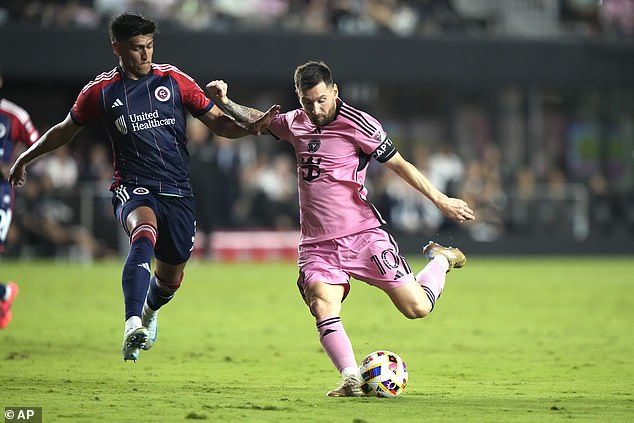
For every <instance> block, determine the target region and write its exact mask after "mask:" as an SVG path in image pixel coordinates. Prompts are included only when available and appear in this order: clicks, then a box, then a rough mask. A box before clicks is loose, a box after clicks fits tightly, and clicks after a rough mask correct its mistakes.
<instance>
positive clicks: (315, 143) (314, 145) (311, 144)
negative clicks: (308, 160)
mask: <svg viewBox="0 0 634 423" xmlns="http://www.w3.org/2000/svg"><path fill="white" fill-rule="evenodd" d="M319 147H321V141H319V139H317V138H313V139H312V140H310V141H308V152H309V153H314V152H315V151H317V150H319Z"/></svg>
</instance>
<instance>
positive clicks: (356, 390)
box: [327, 375, 365, 397]
mask: <svg viewBox="0 0 634 423" xmlns="http://www.w3.org/2000/svg"><path fill="white" fill-rule="evenodd" d="M327 395H328V396H329V397H363V396H365V394H364V393H363V391H362V390H361V381H360V380H359V378H358V377H357V376H352V375H351V376H347V377H345V378H344V379H343V380H342V381H341V382H340V383H339V385H338V386H337V387H336V388H335V389H333V390H332V391H329V392H328V394H327Z"/></svg>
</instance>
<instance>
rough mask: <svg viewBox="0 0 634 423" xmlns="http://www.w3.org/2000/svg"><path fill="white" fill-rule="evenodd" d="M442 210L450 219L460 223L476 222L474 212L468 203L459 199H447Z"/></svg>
mask: <svg viewBox="0 0 634 423" xmlns="http://www.w3.org/2000/svg"><path fill="white" fill-rule="evenodd" d="M441 210H442V212H443V213H444V214H445V216H447V217H448V218H450V219H453V220H457V221H458V222H465V221H467V220H475V215H474V214H473V210H471V209H470V208H469V205H468V204H467V203H466V201H464V200H461V199H459V198H451V197H449V198H447V201H446V202H445V204H443V205H442V207H441Z"/></svg>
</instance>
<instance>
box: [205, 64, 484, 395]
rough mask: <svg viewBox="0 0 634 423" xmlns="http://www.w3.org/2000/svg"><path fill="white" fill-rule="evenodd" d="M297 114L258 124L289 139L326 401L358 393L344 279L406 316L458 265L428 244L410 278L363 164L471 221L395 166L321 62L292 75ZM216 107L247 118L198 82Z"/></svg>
mask: <svg viewBox="0 0 634 423" xmlns="http://www.w3.org/2000/svg"><path fill="white" fill-rule="evenodd" d="M295 88H296V93H297V97H298V99H299V102H300V104H301V108H300V109H297V110H292V111H289V112H286V113H283V114H279V115H277V116H276V117H275V118H273V120H272V121H271V123H270V126H269V127H268V130H269V132H270V133H271V134H272V135H274V136H275V137H276V138H277V139H280V140H285V141H288V142H289V143H291V144H292V145H293V147H294V149H295V155H296V159H297V183H298V186H299V203H300V226H301V238H300V243H299V259H298V265H299V279H298V281H297V285H298V287H299V290H300V292H301V294H302V297H303V298H304V300H305V302H306V304H307V305H308V307H309V308H310V312H311V313H312V314H313V316H315V319H316V324H317V330H318V332H319V340H320V342H321V345H322V347H323V349H324V350H325V352H326V353H327V354H328V356H329V357H330V359H331V361H332V363H333V364H334V366H335V367H336V368H337V370H338V371H339V372H340V374H341V375H342V377H343V380H342V381H341V382H340V383H339V385H338V386H337V387H336V388H335V389H333V390H331V391H330V392H328V396H333V397H348V396H361V395H363V393H362V391H361V388H360V375H359V368H358V365H357V361H356V359H355V356H354V352H353V349H352V345H351V343H350V340H349V338H348V335H347V334H346V331H345V330H344V327H343V324H342V322H341V318H340V314H341V307H342V302H343V300H344V299H345V298H346V295H347V294H348V291H349V289H350V286H349V283H350V277H354V278H356V279H359V280H362V281H365V282H366V283H368V284H370V285H373V286H376V287H377V288H379V289H381V290H383V291H384V292H385V293H386V294H387V295H388V296H389V297H390V299H391V300H392V302H393V303H394V305H395V306H396V308H397V309H398V310H399V311H400V312H401V313H402V314H403V315H404V316H406V317H407V318H410V319H417V318H422V317H425V316H427V315H428V314H429V313H430V312H431V311H432V310H433V308H434V304H435V303H436V300H437V299H438V298H439V297H440V294H441V293H442V291H443V287H444V285H445V276H446V273H447V272H448V271H449V270H450V269H452V268H454V267H456V268H458V267H462V266H464V264H465V263H466V257H465V256H464V254H463V253H462V252H461V251H460V250H458V249H457V248H452V247H443V246H441V245H439V244H436V243H434V242H430V243H429V244H427V245H426V246H425V247H424V249H423V254H424V255H425V257H427V258H428V259H429V260H430V261H429V263H428V264H427V265H426V266H425V268H424V269H423V270H422V271H420V272H419V273H417V274H414V273H412V270H411V269H410V267H409V265H408V264H407V262H406V260H405V258H403V257H402V256H401V255H400V253H399V248H398V245H397V243H396V242H395V241H394V239H393V238H392V236H390V235H389V234H388V233H387V232H385V231H384V230H383V229H381V226H382V225H383V224H384V223H385V222H384V220H383V219H382V217H381V216H380V214H379V212H378V211H377V210H376V208H374V207H373V206H372V204H370V203H369V202H368V200H367V198H366V195H367V190H366V187H365V185H364V181H365V177H366V171H367V167H368V163H369V161H370V159H372V158H374V159H375V160H377V161H378V162H380V163H384V164H385V165H386V166H387V167H388V168H389V169H391V170H392V171H394V172H395V173H396V174H397V175H399V176H400V177H401V178H402V179H404V180H405V181H406V182H407V183H408V184H410V185H411V186H412V187H414V188H415V189H417V190H418V191H419V192H420V193H421V194H422V195H424V196H426V197H427V198H429V200H431V201H432V202H433V203H434V204H435V205H436V206H437V207H438V208H439V209H440V210H441V211H442V212H443V213H444V214H445V216H447V217H449V218H451V219H454V220H456V221H459V222H463V221H466V220H472V219H474V218H475V216H474V214H473V211H472V210H471V209H470V208H469V206H468V205H467V203H466V202H464V201H463V200H461V199H458V198H450V197H448V196H447V195H445V194H443V193H442V192H440V191H439V190H438V189H436V188H435V187H434V186H433V185H432V184H431V183H430V181H429V180H428V179H427V177H425V176H424V175H423V174H422V173H421V172H420V171H419V170H418V169H417V168H416V167H414V166H413V165H412V164H411V163H410V162H408V161H407V160H405V159H404V158H403V157H402V156H401V154H399V152H398V151H397V149H396V147H395V146H394V144H393V143H392V141H391V140H390V138H389V137H388V135H387V134H386V133H385V131H384V130H383V128H382V126H381V124H380V123H379V122H378V121H377V120H376V119H375V118H373V117H372V116H370V115H369V114H367V113H365V112H363V111H361V110H358V109H356V108H354V107H352V106H350V105H348V104H347V103H345V102H343V101H342V100H341V99H340V98H339V96H338V94H339V91H338V88H337V84H335V83H334V82H333V79H332V74H331V72H330V69H329V68H328V66H327V65H326V64H325V63H323V62H312V61H311V62H308V63H306V64H303V65H301V66H299V67H298V68H297V69H296V70H295ZM207 92H208V94H210V97H211V98H213V99H214V101H215V103H216V105H218V107H219V108H220V109H221V110H223V111H224V112H225V113H226V114H229V115H232V116H233V117H234V118H236V119H237V120H238V121H244V122H247V121H249V120H252V114H253V111H252V109H248V108H245V107H244V106H241V105H238V104H236V103H234V102H233V101H231V100H230V99H229V98H228V97H227V84H226V83H225V82H224V81H221V80H216V81H212V82H210V83H209V84H208V85H207Z"/></svg>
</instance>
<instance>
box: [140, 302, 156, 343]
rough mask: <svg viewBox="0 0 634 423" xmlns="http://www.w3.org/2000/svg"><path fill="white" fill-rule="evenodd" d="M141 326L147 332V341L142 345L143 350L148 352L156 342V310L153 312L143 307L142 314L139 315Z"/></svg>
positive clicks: (145, 306)
mask: <svg viewBox="0 0 634 423" xmlns="http://www.w3.org/2000/svg"><path fill="white" fill-rule="evenodd" d="M141 324H142V325H143V327H144V328H146V329H147V331H148V340H147V342H146V343H145V345H143V349H144V350H149V349H150V348H152V345H154V343H155V342H156V337H157V335H158V310H156V311H154V310H152V309H151V308H149V307H148V306H147V305H144V306H143V313H142V315H141Z"/></svg>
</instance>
